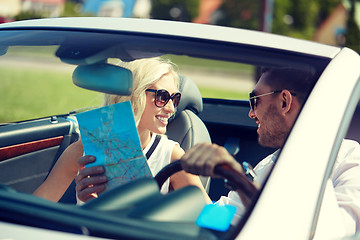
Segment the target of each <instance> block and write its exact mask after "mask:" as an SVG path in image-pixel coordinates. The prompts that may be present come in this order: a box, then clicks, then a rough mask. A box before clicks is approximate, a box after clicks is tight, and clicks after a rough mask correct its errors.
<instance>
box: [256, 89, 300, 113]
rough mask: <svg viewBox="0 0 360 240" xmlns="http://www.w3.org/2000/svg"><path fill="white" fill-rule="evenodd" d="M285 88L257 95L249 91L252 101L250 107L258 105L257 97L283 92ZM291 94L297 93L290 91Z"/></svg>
mask: <svg viewBox="0 0 360 240" xmlns="http://www.w3.org/2000/svg"><path fill="white" fill-rule="evenodd" d="M282 91H283V90H276V91H272V92H269V93H264V94H260V95H255V93H254V92H251V93H249V103H250V107H251V109H252V110H254V109H255V107H256V105H257V99H258V98H259V97H263V96H267V95H271V94H275V93H281V92H282ZM290 94H291V95H293V96H296V93H292V92H290Z"/></svg>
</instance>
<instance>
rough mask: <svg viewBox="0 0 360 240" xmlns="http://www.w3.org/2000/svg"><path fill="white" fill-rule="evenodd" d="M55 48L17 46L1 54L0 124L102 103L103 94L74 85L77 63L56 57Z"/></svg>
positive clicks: (64, 112) (65, 112)
mask: <svg viewBox="0 0 360 240" xmlns="http://www.w3.org/2000/svg"><path fill="white" fill-rule="evenodd" d="M56 49H57V46H45V47H44V46H41V47H39V46H38V47H36V46H32V47H20V46H15V47H9V49H8V51H7V53H6V55H3V56H1V57H0V84H1V88H0V102H1V104H2V106H1V108H0V123H7V122H15V121H21V120H26V119H35V118H40V117H45V116H52V115H59V114H67V113H69V112H71V111H77V110H78V109H81V108H87V107H93V106H99V105H101V104H102V94H100V93H97V92H93V91H87V90H84V89H81V88H79V87H76V86H75V85H74V84H73V82H72V80H71V79H72V71H73V70H74V68H75V65H70V64H66V63H63V62H61V61H60V60H59V59H58V58H56V57H55V51H56Z"/></svg>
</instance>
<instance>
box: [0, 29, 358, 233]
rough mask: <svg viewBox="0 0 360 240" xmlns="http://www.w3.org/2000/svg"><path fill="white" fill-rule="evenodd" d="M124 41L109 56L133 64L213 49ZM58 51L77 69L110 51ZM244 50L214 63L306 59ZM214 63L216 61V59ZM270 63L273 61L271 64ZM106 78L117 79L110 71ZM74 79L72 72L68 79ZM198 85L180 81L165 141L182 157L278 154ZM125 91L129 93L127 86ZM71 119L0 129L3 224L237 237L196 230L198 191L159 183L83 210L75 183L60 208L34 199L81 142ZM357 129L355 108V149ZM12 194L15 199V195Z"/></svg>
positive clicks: (219, 190) (206, 181)
mask: <svg viewBox="0 0 360 240" xmlns="http://www.w3.org/2000/svg"><path fill="white" fill-rule="evenodd" d="M89 34H90V35H91V34H93V33H89ZM94 35H96V34H94ZM38 36H39V37H40V36H41V37H43V38H44V41H45V42H46V41H49V42H51V43H52V44H53V42H52V41H53V39H56V38H57V37H58V36H55V35H54V36H53V35H51V34H49V33H47V32H41V33H39V35H38ZM13 37H14V39H16V38H17V37H18V36H16V34H15V35H14V36H13ZM97 37H99V36H96V37H94V38H89V39H87V38H86V36H85V37H84V36H83V35H81V34H79V39H77V41H76V42H75V43H74V45H75V46H77V47H78V46H80V48H79V49H80V50H82V49H83V48H84V46H83V42H84V41H90V42H91V43H93V44H95V40H94V39H97ZM19 39H20V38H19ZM124 39H125V40H126V41H125V40H124V42H126V44H124V45H125V46H128V47H129V49H131V51H130V50H129V51H128V52H126V51H125V50H123V49H122V48H121V46H119V45H117V44H115V43H116V41H117V37H113V36H111V34H109V36H108V40H107V42H108V44H109V46H111V47H112V48H111V49H112V50H114V49H115V50H116V51H115V50H114V51H113V52H116V53H119V52H120V53H119V55H121V56H122V57H123V59H124V60H133V59H134V58H136V57H138V58H141V57H144V55H149V56H150V57H151V56H154V55H156V56H157V55H163V54H165V53H166V54H167V53H168V52H170V53H173V54H177V53H178V55H182V54H183V55H192V57H195V58H197V57H199V58H206V57H207V52H206V49H207V48H217V46H216V45H215V44H214V42H213V41H207V42H205V43H191V42H188V43H186V44H182V43H179V46H182V47H184V46H185V47H184V48H185V50H184V49H180V47H179V49H175V50H169V49H172V47H173V46H178V45H177V41H176V39H172V40H171V41H167V42H166V43H163V42H162V40H158V41H157V40H156V39H155V38H154V39H150V40H151V41H153V42H149V39H147V38H145V37H143V36H139V37H138V38H137V39H136V41H134V42H132V41H131V40H129V39H127V38H126V37H124ZM130 39H131V38H130ZM54 41H55V40H54ZM92 41H93V42H92ZM141 41H143V42H149V43H152V44H153V45H154V46H156V47H158V48H159V52H157V51H155V50H154V52H151V51H150V50H151V49H149V52H147V51H146V50H147V49H146V47H144V49H143V52H141V51H137V50H138V49H136V42H141ZM105 42H106V41H105ZM29 44H31V41H29ZM204 44H205V45H204ZM95 45H96V44H95ZM149 45H151V44H149ZM134 46H135V47H134ZM200 46H201V47H200ZM56 47H58V48H56V51H55V55H56V61H59V62H62V63H70V64H72V65H75V66H77V64H79V65H84V64H87V63H88V62H87V61H88V60H89V61H90V60H91V61H92V62H91V63H93V62H96V61H99V59H100V60H101V61H103V60H104V59H103V54H108V53H109V51H108V49H106V50H104V49H101V48H100V47H98V48H96V47H94V48H92V49H91V51H88V52H85V51H84V52H85V54H86V55H85V56H82V55H81V56H75V57H74V55H75V52H76V51H73V48H72V47H73V45H71V47H69V46H67V45H65V44H64V46H56ZM156 47H155V48H156ZM247 47H248V46H240V47H239V46H235V44H234V46H233V45H231V44H229V45H227V46H225V47H223V48H219V50H218V53H219V54H218V56H217V58H218V60H226V61H231V60H233V59H236V61H239V62H240V61H243V62H245V63H246V64H250V65H252V67H254V68H256V67H261V66H268V65H272V64H273V65H281V64H285V63H284V62H286V61H289V62H291V63H292V64H294V65H296V64H299V66H300V67H301V66H302V65H301V64H300V63H301V62H302V61H303V60H304V59H306V58H305V57H304V56H303V55H301V54H299V55H295V54H294V56H290V57H289V59H285V60H278V59H282V58H281V56H282V53H279V52H275V51H274V52H267V53H266V54H262V53H263V52H262V51H263V50H262V49H261V48H257V49H255V50H254V49H252V51H250V50H247ZM0 49H1V48H0ZM160 50H161V51H160ZM7 51H8V49H6V50H2V52H3V53H2V54H4V57H6V54H5V53H6V52H7ZM121 51H125V52H121ZM162 51H163V52H162ZM177 51H178V52H177ZM187 51H188V52H187ZM80 52H81V51H80ZM190 52H191V53H190ZM238 52H241V53H242V55H241V59H238V58H237V56H236V54H237V53H238ZM253 52H258V53H260V54H262V55H263V58H264V60H263V59H262V60H261V61H260V60H259V59H255V57H254V56H252V53H253ZM111 53H112V51H111ZM130 53H131V54H132V55H131V54H130ZM134 56H136V57H134ZM110 57H113V56H110ZM211 57H212V58H214V56H211ZM274 59H276V60H277V61H278V62H276V61H275V62H273V60H274ZM326 61H327V60H326V59H320V60H319V59H310V60H309V62H307V63H306V64H304V65H305V66H308V65H314V66H316V67H317V69H320V70H319V72H318V73H317V74H318V75H320V74H321V71H322V70H323V68H324V67H325V66H326V63H327V62H326ZM102 64H103V62H102ZM297 66H298V65H297ZM299 66H298V67H299ZM109 71H115V72H116V70H115V69H113V70H109ZM73 72H74V70H73V69H72V70H71V73H73ZM84 75H87V76H91V77H92V78H94V79H95V80H96V79H100V78H103V76H96V75H94V73H86V72H85V73H84ZM70 78H71V76H70ZM77 80H78V77H73V81H74V83H75V84H76V85H79V86H80V85H81V84H77V83H76V81H77ZM197 80H198V79H196V77H193V76H188V75H186V74H184V75H183V74H181V79H180V91H181V93H182V98H181V101H180V105H179V106H178V108H177V111H176V113H175V114H174V116H173V117H172V119H171V121H170V122H169V125H168V128H167V136H168V137H169V138H170V139H172V140H175V141H177V142H179V143H180V146H181V147H182V148H183V149H184V150H187V149H189V148H191V147H192V146H194V145H195V144H197V143H200V142H208V143H216V144H218V145H221V146H224V147H225V148H226V149H227V150H228V151H229V152H230V153H232V154H233V155H234V157H235V158H236V159H237V160H238V161H239V162H242V161H247V162H249V163H250V164H251V165H253V166H255V165H256V164H257V163H258V162H259V161H260V160H261V159H263V158H264V157H266V156H267V155H269V154H270V153H272V152H274V151H275V149H272V148H264V147H262V146H260V145H259V144H258V143H257V132H256V131H257V125H256V123H255V121H254V120H252V119H250V118H249V117H248V112H249V109H250V108H249V103H248V101H247V100H246V99H241V100H239V99H237V100H236V99H225V98H224V99H220V98H211V97H204V96H203V95H202V94H201V92H200V90H199V87H198V85H197V84H196V82H197ZM85 82H86V81H85ZM89 82H90V81H89ZM96 82H99V81H95V86H91V87H89V86H81V87H82V88H84V87H85V88H86V89H91V90H96V91H100V92H108V91H109V88H107V87H106V86H98V85H96ZM85 85H86V83H85ZM124 89H128V86H126V87H124ZM124 89H123V90H124ZM110 90H111V88H110ZM55 101H59V99H58V98H56V99H55ZM76 113H77V111H76V110H75V111H74V112H69V113H65V114H55V115H51V116H48V117H41V118H37V119H31V120H25V121H23V120H22V121H19V122H11V123H0V127H1V130H0V183H1V184H0V196H1V197H0V206H1V209H0V211H1V212H2V214H1V216H0V220H3V221H7V222H11V223H16V224H23V225H28V226H34V227H44V226H46V228H47V229H51V230H59V231H66V232H70V233H76V234H85V235H86V234H87V235H91V236H99V237H107V238H118V237H119V236H121V237H123V238H124V239H126V238H131V239H144V238H146V239H167V238H169V235H168V236H166V234H164V233H168V234H171V235H170V236H171V238H173V239H199V238H200V239H218V238H222V239H228V238H232V237H234V234H235V232H234V231H232V229H231V228H230V231H228V232H219V231H215V230H209V229H205V228H200V227H198V226H197V225H196V224H195V221H196V218H197V216H198V215H199V213H200V210H201V209H202V208H203V206H204V205H205V202H203V201H198V199H199V198H200V199H201V198H202V196H201V192H200V190H199V189H197V188H195V187H186V188H183V189H181V190H178V191H174V192H171V193H169V194H167V195H161V194H160V193H159V188H158V185H157V182H156V180H154V181H148V180H146V181H144V180H140V181H134V182H131V183H129V184H127V185H124V186H120V187H118V188H115V189H114V190H112V191H109V192H106V193H104V194H102V195H101V197H100V198H98V199H95V200H94V201H90V202H88V203H86V204H84V205H82V206H76V205H75V204H76V196H75V183H74V182H73V183H72V184H71V185H70V187H69V189H68V190H67V192H66V193H65V194H64V196H63V197H62V198H61V200H60V201H59V202H60V204H57V203H53V202H50V201H47V200H44V199H40V198H38V197H35V196H31V193H32V192H33V191H34V190H35V189H36V188H37V187H38V186H39V185H40V184H41V183H42V182H43V181H44V180H45V179H46V177H47V175H48V174H49V172H50V171H51V169H52V167H53V166H54V164H55V163H56V161H57V159H58V158H59V157H60V155H61V154H62V153H63V152H64V150H65V149H66V148H67V147H68V146H69V145H70V144H71V143H73V142H75V141H77V140H78V139H79V132H78V126H77V122H76V121H75V120H74V116H75V115H76ZM359 122H360V104H358V106H357V108H356V111H355V113H354V116H353V119H352V122H351V125H350V128H349V130H348V134H347V138H349V139H354V140H357V141H358V142H360V124H359ZM201 180H202V183H203V185H204V187H205V189H206V190H207V192H208V193H209V196H210V198H211V199H212V200H214V201H216V200H218V199H219V197H220V196H222V195H226V194H227V192H228V191H229V189H228V188H226V187H225V186H224V180H223V179H220V178H219V179H210V178H208V177H201ZM14 192H17V193H18V194H13V193H14ZM185 206H186V208H185ZM184 209H186V210H184ZM89 210H91V211H89ZM14 213H15V214H14ZM99 213H100V214H99ZM139 228H141V231H139ZM184 229H186V231H184Z"/></svg>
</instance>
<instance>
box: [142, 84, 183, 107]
mask: <svg viewBox="0 0 360 240" xmlns="http://www.w3.org/2000/svg"><path fill="white" fill-rule="evenodd" d="M146 91H147V92H154V93H155V105H156V106H157V107H159V108H163V107H165V105H166V104H167V103H168V102H169V101H170V99H171V100H172V102H173V104H174V108H176V107H177V106H179V103H180V98H181V93H179V92H177V93H173V94H172V95H170V93H169V92H168V91H166V90H165V89H159V90H155V89H146Z"/></svg>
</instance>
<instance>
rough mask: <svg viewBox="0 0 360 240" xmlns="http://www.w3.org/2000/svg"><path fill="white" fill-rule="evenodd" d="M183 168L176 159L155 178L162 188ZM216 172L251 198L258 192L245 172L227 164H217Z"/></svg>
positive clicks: (230, 185) (233, 188)
mask: <svg viewBox="0 0 360 240" xmlns="http://www.w3.org/2000/svg"><path fill="white" fill-rule="evenodd" d="M181 170H183V169H182V166H181V163H180V160H176V161H174V162H172V163H170V164H168V165H167V166H165V167H164V168H163V169H161V170H160V172H158V174H156V176H155V177H154V179H155V181H156V182H157V184H158V186H159V188H160V189H161V187H162V185H163V184H164V183H165V181H166V180H167V179H168V178H169V177H170V176H171V175H173V174H174V173H177V172H179V171H181ZM214 172H215V174H217V175H220V176H221V177H223V178H224V179H225V180H226V183H227V186H229V187H230V188H231V190H240V191H241V192H242V193H244V194H245V195H246V197H248V198H249V199H251V198H252V197H253V196H254V195H255V194H256V193H257V188H256V187H255V185H254V184H253V183H252V182H251V181H250V180H249V179H248V178H247V177H246V176H245V175H244V174H238V173H237V172H235V171H234V170H233V169H232V168H230V167H229V166H228V165H227V164H220V165H217V166H216V167H215V169H214Z"/></svg>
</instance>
